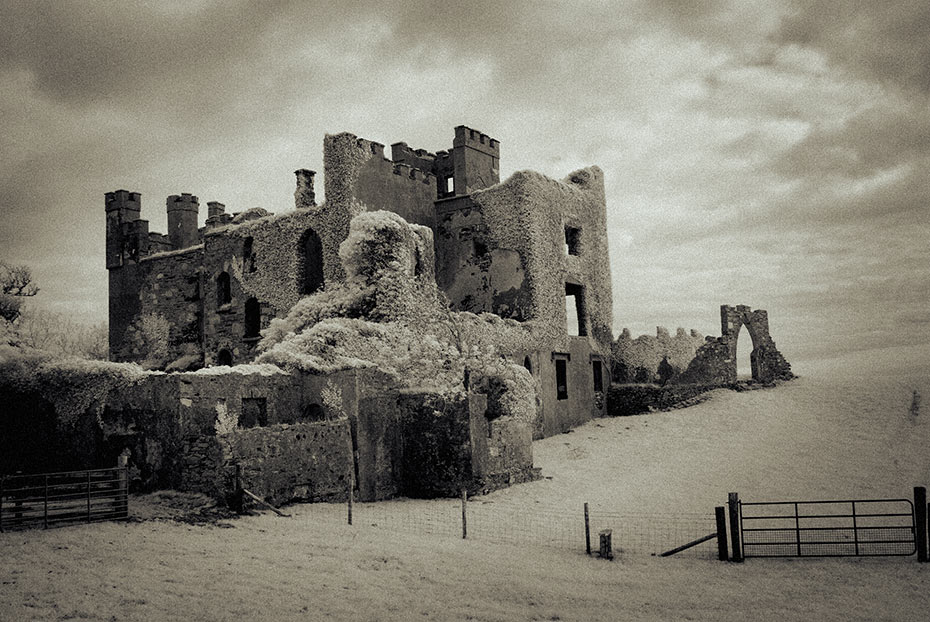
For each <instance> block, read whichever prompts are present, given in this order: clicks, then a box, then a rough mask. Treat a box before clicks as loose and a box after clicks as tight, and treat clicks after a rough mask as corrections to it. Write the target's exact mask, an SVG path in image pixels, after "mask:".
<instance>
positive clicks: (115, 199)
mask: <svg viewBox="0 0 930 622" xmlns="http://www.w3.org/2000/svg"><path fill="white" fill-rule="evenodd" d="M104 197H105V199H104V202H105V206H106V211H108V212H112V211H115V210H118V209H125V210H128V211H134V212H139V211H141V209H142V195H141V194H139V193H138V192H129V191H128V190H116V191H114V192H107V193H106V194H104Z"/></svg>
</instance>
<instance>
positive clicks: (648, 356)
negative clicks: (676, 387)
mask: <svg viewBox="0 0 930 622" xmlns="http://www.w3.org/2000/svg"><path fill="white" fill-rule="evenodd" d="M703 344H704V336H703V335H701V334H700V333H699V332H697V331H696V330H692V331H691V332H690V333H686V332H685V329H684V328H679V329H678V330H677V331H676V332H675V336H674V337H672V336H671V335H669V332H668V329H666V328H664V327H662V326H658V327H656V334H655V336H654V337H653V336H651V335H640V336H639V337H636V338H635V339H633V338H632V337H631V336H630V331H629V329H627V328H624V329H623V331H622V332H621V333H620V336H619V337H617V340H616V341H615V342H614V343H613V347H612V352H611V355H612V364H611V380H612V381H613V382H616V383H628V382H640V383H642V382H662V381H669V380H672V379H673V378H674V377H676V376H677V375H678V374H680V373H681V372H683V371H684V370H686V369H688V365H689V364H690V363H691V360H692V359H694V355H695V352H697V350H698V348H700V347H701V346H702V345H703ZM663 360H665V364H663Z"/></svg>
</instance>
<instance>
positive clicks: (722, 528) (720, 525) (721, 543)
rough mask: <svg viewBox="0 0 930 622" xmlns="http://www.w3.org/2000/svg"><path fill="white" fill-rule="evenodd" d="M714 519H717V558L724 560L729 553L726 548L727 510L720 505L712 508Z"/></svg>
mask: <svg viewBox="0 0 930 622" xmlns="http://www.w3.org/2000/svg"><path fill="white" fill-rule="evenodd" d="M714 519H715V520H716V521H717V559H719V560H720V561H722V562H725V561H727V558H728V557H729V556H730V555H729V551H728V550H727V511H726V510H725V509H724V508H723V506H722V505H718V506H717V507H715V508H714Z"/></svg>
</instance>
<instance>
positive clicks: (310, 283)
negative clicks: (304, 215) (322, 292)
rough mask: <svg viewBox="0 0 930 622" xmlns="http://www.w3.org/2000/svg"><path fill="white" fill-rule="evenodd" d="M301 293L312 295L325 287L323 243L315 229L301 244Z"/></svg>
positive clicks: (307, 233) (309, 230)
mask: <svg viewBox="0 0 930 622" xmlns="http://www.w3.org/2000/svg"><path fill="white" fill-rule="evenodd" d="M300 270H301V278H300V284H299V288H300V293H301V294H312V293H313V292H315V291H317V290H318V289H320V288H322V287H323V243H322V242H321V241H320V236H318V235H317V234H316V231H314V230H313V229H307V231H306V232H305V233H304V235H303V238H302V239H301V242H300Z"/></svg>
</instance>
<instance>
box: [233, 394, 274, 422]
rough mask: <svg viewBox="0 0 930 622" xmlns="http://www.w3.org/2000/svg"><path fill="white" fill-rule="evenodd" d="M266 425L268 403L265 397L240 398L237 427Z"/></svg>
mask: <svg viewBox="0 0 930 622" xmlns="http://www.w3.org/2000/svg"><path fill="white" fill-rule="evenodd" d="M266 425H268V405H267V403H266V402H265V398H263V397H244V398H242V414H241V415H239V427H240V428H254V427H264V426H266Z"/></svg>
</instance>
